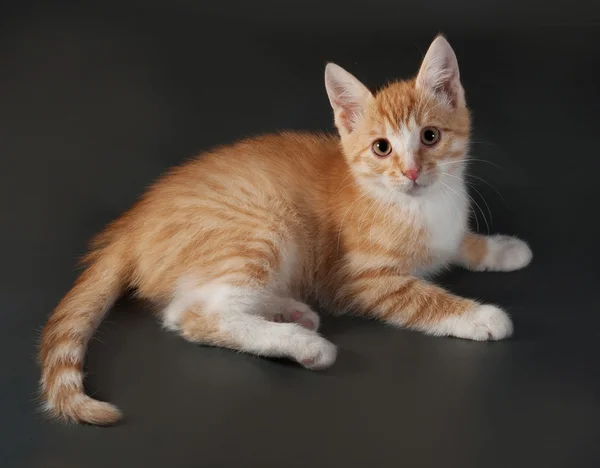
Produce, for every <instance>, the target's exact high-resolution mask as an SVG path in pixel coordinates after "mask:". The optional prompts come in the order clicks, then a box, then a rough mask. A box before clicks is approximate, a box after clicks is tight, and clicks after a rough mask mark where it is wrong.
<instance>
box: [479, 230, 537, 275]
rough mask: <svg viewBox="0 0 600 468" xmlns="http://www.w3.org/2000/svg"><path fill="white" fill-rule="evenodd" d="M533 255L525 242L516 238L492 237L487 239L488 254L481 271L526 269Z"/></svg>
mask: <svg viewBox="0 0 600 468" xmlns="http://www.w3.org/2000/svg"><path fill="white" fill-rule="evenodd" d="M532 257H533V253H532V252H531V249H530V248H529V246H528V245H527V243H526V242H524V241H522V240H521V239H517V238H516V237H510V236H492V237H490V238H488V253H487V255H486V257H485V259H484V260H483V263H482V265H481V269H483V270H490V271H513V270H519V269H521V268H524V267H526V266H527V265H529V263H530V262H531V258H532Z"/></svg>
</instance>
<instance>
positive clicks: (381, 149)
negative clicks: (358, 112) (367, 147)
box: [371, 138, 392, 158]
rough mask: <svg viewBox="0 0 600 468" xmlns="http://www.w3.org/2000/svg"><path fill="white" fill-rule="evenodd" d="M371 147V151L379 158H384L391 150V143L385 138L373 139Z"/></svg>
mask: <svg viewBox="0 0 600 468" xmlns="http://www.w3.org/2000/svg"><path fill="white" fill-rule="evenodd" d="M371 148H372V149H373V153H375V154H376V155H377V156H379V157H380V158H385V157H386V156H388V155H389V154H390V153H391V152H392V145H391V144H390V142H389V141H387V140H386V139H385V138H380V139H379V140H375V143H373V146H372V147H371Z"/></svg>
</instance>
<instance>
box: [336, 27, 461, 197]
mask: <svg viewBox="0 0 600 468" xmlns="http://www.w3.org/2000/svg"><path fill="white" fill-rule="evenodd" d="M325 85H326V88H327V94H328V96H329V100H330V102H331V105H332V107H333V110H334V114H335V124H336V127H337V128H338V131H339V133H340V136H341V142H342V147H343V149H344V153H345V156H346V158H347V160H348V163H349V164H350V167H351V169H352V171H353V172H354V174H355V176H356V177H357V179H358V181H359V182H360V183H361V184H362V185H363V186H364V187H366V188H368V189H369V190H370V191H372V192H373V193H374V194H376V195H380V196H383V197H385V198H388V199H389V198H390V196H391V195H393V194H394V193H396V194H399V193H403V194H408V195H411V196H419V195H420V194H423V193H425V192H426V191H427V190H429V188H431V187H434V186H436V184H438V183H439V184H442V183H443V179H444V178H446V177H460V176H462V170H463V166H464V160H465V155H466V152H467V149H468V144H469V131H470V118H469V111H468V109H467V106H466V103H465V97H464V91H463V87H462V85H461V83H460V78H459V71H458V62H457V61H456V55H455V54H454V51H453V50H452V47H450V44H449V43H448V41H446V39H445V38H444V37H442V36H438V37H437V38H436V39H435V40H434V41H433V43H432V44H431V46H430V47H429V50H428V51H427V54H426V55H425V58H424V59H423V63H422V65H421V68H420V70H419V73H418V75H417V77H416V78H414V79H412V80H408V81H398V82H395V83H392V84H389V85H387V86H386V87H384V88H383V89H381V90H380V91H378V92H377V93H375V94H373V93H371V92H370V91H369V90H368V89H367V88H366V87H365V86H364V85H363V84H362V83H361V82H360V81H358V80H357V79H356V78H355V77H354V76H352V75H351V74H350V73H348V72H347V71H345V70H344V69H342V68H341V67H339V66H337V65H335V64H332V63H330V64H328V65H327V68H326V69H325Z"/></svg>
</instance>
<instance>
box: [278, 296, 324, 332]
mask: <svg viewBox="0 0 600 468" xmlns="http://www.w3.org/2000/svg"><path fill="white" fill-rule="evenodd" d="M272 320H273V321H274V322H288V323H297V324H298V325H301V326H303V327H304V328H306V329H308V330H312V331H317V330H318V329H319V324H320V319H319V316H318V315H317V313H316V312H314V311H313V310H312V309H311V308H310V307H309V306H307V305H306V304H304V303H302V302H298V301H295V300H293V299H287V300H286V301H285V303H284V304H283V307H282V308H281V310H280V312H279V313H276V314H275V315H274V316H273V319H272Z"/></svg>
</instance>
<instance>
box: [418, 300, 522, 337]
mask: <svg viewBox="0 0 600 468" xmlns="http://www.w3.org/2000/svg"><path fill="white" fill-rule="evenodd" d="M424 331H425V332H426V333H429V334H431V335H436V336H456V337H457V338H465V339H469V340H475V341H486V340H501V339H503V338H508V337H509V336H511V335H512V332H513V324H512V321H511V320H510V317H509V316H508V314H507V313H506V312H504V311H503V310H502V309H500V308H499V307H496V306H493V305H478V306H477V307H475V308H474V309H472V310H471V311H468V312H466V313H464V314H462V315H455V316H450V317H447V318H445V319H443V320H441V321H440V322H438V323H436V324H435V325H433V326H430V327H428V328H427V329H425V330H424Z"/></svg>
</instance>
